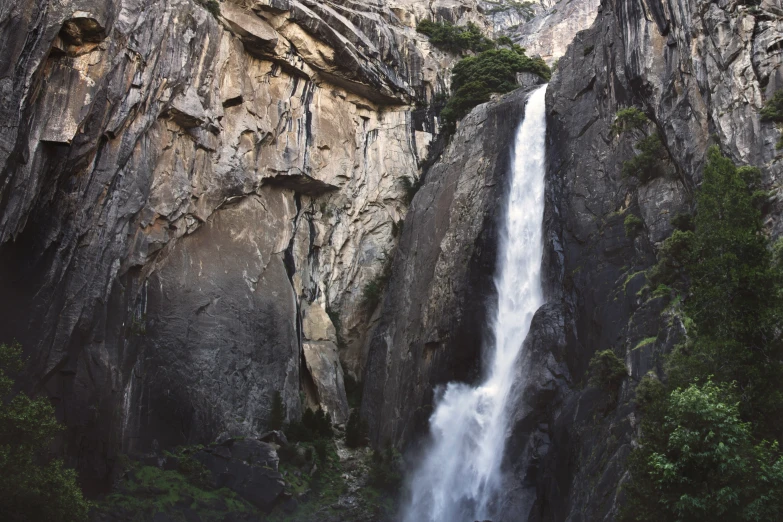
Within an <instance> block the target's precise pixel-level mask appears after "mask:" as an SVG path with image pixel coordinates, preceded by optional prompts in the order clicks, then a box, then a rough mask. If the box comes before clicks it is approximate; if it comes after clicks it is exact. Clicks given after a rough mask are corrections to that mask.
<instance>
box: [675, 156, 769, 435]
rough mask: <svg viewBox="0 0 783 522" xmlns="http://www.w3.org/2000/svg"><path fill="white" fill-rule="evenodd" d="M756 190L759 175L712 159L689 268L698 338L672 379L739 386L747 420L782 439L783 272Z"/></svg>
mask: <svg viewBox="0 0 783 522" xmlns="http://www.w3.org/2000/svg"><path fill="white" fill-rule="evenodd" d="M758 183H759V175H758V171H756V170H755V169H747V168H737V167H736V166H735V165H734V164H733V162H732V161H731V160H730V159H728V158H726V157H724V156H722V155H721V154H720V152H719V151H718V149H717V148H712V149H710V151H709V152H708V162H707V165H706V166H705V169H704V181H703V183H702V186H701V188H700V190H699V193H698V196H697V208H698V213H697V214H696V218H695V233H694V236H693V244H692V252H691V254H690V257H689V259H690V262H689V263H688V264H687V273H688V275H689V277H690V279H691V287H690V296H689V298H688V300H687V301H686V303H685V312H686V314H687V315H688V317H689V318H690V319H691V320H692V321H693V327H694V328H693V330H694V332H693V333H694V334H695V336H694V341H693V342H692V343H690V344H689V345H687V346H684V347H682V349H681V350H678V351H677V352H676V354H675V358H676V364H675V366H676V367H677V368H674V369H675V372H674V375H675V377H676V376H680V377H681V378H682V379H684V381H682V382H681V384H682V383H686V382H689V380H690V379H691V378H692V377H693V376H698V375H714V376H715V378H716V380H718V381H720V382H725V383H730V382H736V383H737V384H738V386H739V389H740V390H742V393H741V396H740V398H741V411H742V412H743V414H744V415H746V416H747V417H748V418H758V421H759V422H760V423H762V424H764V425H766V426H767V427H768V429H770V430H772V432H778V433H779V430H781V429H783V423H781V421H780V420H778V419H780V417H781V413H783V410H781V406H780V405H781V404H782V403H783V392H781V387H780V386H779V383H780V382H781V379H783V372H781V365H780V364H779V361H780V358H781V354H783V351H781V342H780V339H779V327H780V319H781V315H782V314H783V300H782V299H781V293H780V292H779V290H778V289H779V288H780V286H781V284H782V283H783V272H782V271H781V266H780V265H779V264H778V263H776V262H775V259H774V258H773V252H772V251H771V250H770V249H769V248H768V247H767V240H766V238H765V236H764V234H763V224H762V216H761V212H760V210H759V208H758V201H757V192H758V191H757V185H758ZM772 426H776V427H775V428H772Z"/></svg>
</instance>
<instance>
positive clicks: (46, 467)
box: [0, 344, 90, 522]
mask: <svg viewBox="0 0 783 522" xmlns="http://www.w3.org/2000/svg"><path fill="white" fill-rule="evenodd" d="M23 366H24V365H23V362H22V350H21V347H20V346H19V345H18V344H12V345H10V346H8V345H5V344H2V345H0V470H2V473H0V519H2V520H7V521H9V522H12V521H17V520H18V521H27V520H58V521H65V522H70V521H79V520H86V519H87V513H88V511H89V509H90V504H89V503H88V502H86V501H85V500H84V498H83V496H82V492H81V490H80V489H79V486H78V484H77V481H76V479H77V477H76V472H75V471H74V470H71V469H66V468H64V467H63V462H62V461H61V460H58V459H52V458H50V456H49V454H48V446H49V444H50V443H51V441H52V440H53V439H54V437H55V435H57V434H58V433H60V432H61V431H62V430H63V427H62V426H61V425H60V424H59V423H58V422H57V419H56V418H55V416H54V408H52V406H51V404H49V401H48V400H46V399H44V398H38V399H31V398H30V397H28V396H27V395H25V394H23V393H18V394H16V395H15V396H13V397H11V395H12V394H11V391H12V389H13V387H14V375H15V374H17V373H18V372H20V371H21V370H22V368H23Z"/></svg>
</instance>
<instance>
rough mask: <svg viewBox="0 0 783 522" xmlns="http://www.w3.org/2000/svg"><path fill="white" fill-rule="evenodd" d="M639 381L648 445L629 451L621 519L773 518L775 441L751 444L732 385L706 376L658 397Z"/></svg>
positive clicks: (781, 478)
mask: <svg viewBox="0 0 783 522" xmlns="http://www.w3.org/2000/svg"><path fill="white" fill-rule="evenodd" d="M643 383H644V384H645V386H646V389H644V390H642V392H641V393H639V392H637V393H638V395H641V396H642V398H641V400H642V401H643V402H642V404H644V405H645V407H646V408H647V411H646V412H645V413H646V416H647V417H648V418H647V420H645V421H644V423H643V428H642V429H643V432H644V433H645V439H646V441H647V443H646V444H645V445H643V446H642V447H641V448H640V449H638V450H636V451H634V453H633V455H632V457H631V472H632V474H633V476H634V481H632V482H631V483H630V485H629V487H628V488H627V490H626V491H627V493H628V494H629V495H628V497H629V503H628V504H627V505H626V506H625V508H624V510H623V512H622V514H621V518H620V519H621V520H623V521H634V522H643V521H650V522H652V521H656V522H659V521H669V520H671V521H688V522H701V521H704V522H707V521H713V520H732V521H733V520H736V521H757V520H768V521H772V520H776V517H777V515H778V514H779V513H780V512H781V510H783V459H781V457H780V453H779V451H778V447H777V445H776V444H767V443H764V442H762V443H759V444H754V443H753V437H752V434H751V427H750V425H749V424H748V423H746V422H743V421H742V420H741V419H740V415H739V411H738V408H737V405H736V403H735V402H733V400H732V398H733V392H734V389H733V388H732V387H730V386H725V385H724V386H721V385H718V384H714V383H712V382H709V381H708V382H706V383H704V384H702V385H700V384H698V383H696V384H692V385H690V386H688V387H687V388H685V389H676V390H674V391H673V392H672V393H671V394H670V395H669V396H668V397H667V398H664V397H665V392H662V387H661V386H659V385H658V386H655V385H651V383H650V382H649V381H647V382H645V381H643ZM640 388H641V385H640ZM654 408H657V410H656V409H654ZM650 417H656V418H655V421H654V422H653V421H652V419H650Z"/></svg>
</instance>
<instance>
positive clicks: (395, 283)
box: [362, 90, 526, 446]
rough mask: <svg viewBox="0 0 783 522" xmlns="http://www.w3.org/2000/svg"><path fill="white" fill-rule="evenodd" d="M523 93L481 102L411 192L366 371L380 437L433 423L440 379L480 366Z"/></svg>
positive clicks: (392, 438)
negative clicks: (431, 421) (499, 220)
mask: <svg viewBox="0 0 783 522" xmlns="http://www.w3.org/2000/svg"><path fill="white" fill-rule="evenodd" d="M525 100H526V92H525V91H522V90H518V91H515V92H514V93H511V94H509V95H507V96H505V97H502V98H500V99H499V100H497V101H494V102H490V103H489V104H485V105H482V106H479V107H478V108H476V109H474V110H473V112H471V114H470V115H469V116H468V117H466V118H465V120H463V121H462V122H461V123H460V126H459V130H458V131H457V133H456V134H455V135H454V137H453V138H452V141H451V143H450V145H449V147H448V149H447V150H446V152H445V153H444V155H443V157H442V158H441V160H440V161H439V162H438V163H436V164H435V165H434V166H433V167H432V168H431V169H430V171H429V172H428V174H427V177H426V182H425V183H424V186H423V187H422V188H421V189H420V190H419V191H418V193H417V194H416V196H415V198H414V199H413V203H412V205H411V210H410V212H409V214H408V216H407V218H406V221H405V224H404V227H403V234H402V238H401V240H400V244H399V247H398V249H397V251H396V253H395V257H394V261H393V265H392V266H393V268H392V276H391V280H390V281H389V291H388V292H387V293H386V295H385V297H384V300H383V305H382V311H381V313H380V316H379V322H378V324H377V326H376V327H375V329H374V331H373V333H372V337H371V340H370V343H369V351H368V360H367V369H366V371H365V374H364V381H365V390H364V398H363V402H362V414H363V416H364V417H365V418H367V419H368V421H369V424H370V435H371V439H372V440H373V442H374V444H376V445H378V446H381V445H383V444H384V443H385V442H386V441H389V442H392V443H394V444H404V443H407V442H410V441H411V440H412V437H413V436H414V435H415V434H417V433H420V432H421V431H422V430H424V429H426V427H427V422H428V419H429V415H430V413H431V407H432V397H433V388H434V387H435V386H437V385H439V384H445V383H446V382H448V381H452V380H461V381H472V380H475V379H476V377H477V376H478V375H479V365H480V359H481V346H482V343H483V340H484V335H485V334H486V332H485V325H486V323H487V317H488V310H489V307H490V306H491V303H492V297H493V293H494V290H493V288H494V287H493V284H492V280H493V276H494V273H495V256H496V250H497V244H496V243H497V222H498V218H499V216H500V215H501V213H502V204H500V203H498V202H500V201H503V197H502V194H503V192H504V191H505V187H506V185H507V183H508V179H509V178H508V173H509V172H510V170H509V161H510V157H511V156H510V147H511V145H512V143H513V139H514V136H515V131H516V128H517V126H518V125H519V123H520V122H521V120H522V115H523V111H524V104H525Z"/></svg>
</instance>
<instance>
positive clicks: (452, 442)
mask: <svg viewBox="0 0 783 522" xmlns="http://www.w3.org/2000/svg"><path fill="white" fill-rule="evenodd" d="M545 93H546V86H545V85H544V86H542V87H540V88H539V89H537V90H535V91H534V92H533V93H532V94H531V95H530V96H529V97H528V101H527V105H526V108H525V118H524V121H523V122H522V124H521V125H520V127H519V129H518V131H517V135H516V140H515V143H514V150H513V156H512V165H513V169H514V171H513V173H512V180H511V187H510V193H509V196H508V204H507V208H506V215H505V223H504V225H503V227H502V228H501V232H500V238H499V254H500V255H499V258H498V266H497V274H496V276H495V287H496V290H497V298H498V302H497V308H496V311H495V317H494V322H493V325H492V328H493V333H494V351H493V353H492V355H491V357H490V361H491V362H490V366H489V368H488V372H487V374H486V378H485V380H484V382H483V383H482V384H481V385H480V386H478V387H476V388H472V387H470V386H468V385H466V384H460V383H450V384H449V385H448V386H447V387H446V389H445V391H444V393H443V395H442V397H441V398H440V400H439V401H438V404H437V406H436V408H435V412H434V413H433V415H432V417H431V418H430V430H431V435H432V445H431V446H430V447H429V448H428V450H427V452H426V453H425V455H424V457H423V459H422V460H421V463H420V466H419V467H418V469H416V471H415V472H414V474H413V476H412V479H411V482H410V498H411V500H410V503H409V504H408V506H406V508H405V511H404V520H405V522H463V521H466V522H473V520H484V519H485V518H488V517H491V516H492V513H491V512H490V511H491V505H490V501H491V500H492V498H493V497H494V496H495V494H496V493H497V488H498V487H499V486H500V464H501V460H502V458H503V450H504V446H505V439H506V430H507V425H508V411H507V402H508V398H509V393H510V391H511V388H512V385H514V379H515V377H516V376H517V372H516V371H515V367H516V364H515V362H516V361H517V359H518V358H519V354H520V352H521V351H522V346H523V344H524V341H525V337H526V336H527V333H528V330H529V329H530V322H531V321H532V319H533V314H534V313H535V312H536V310H538V308H539V307H540V306H541V305H542V304H543V294H542V290H541V258H542V255H543V236H542V234H543V230H542V228H543V216H544V152H545V143H544V135H545V132H546V115H545V101H544V97H545Z"/></svg>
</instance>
